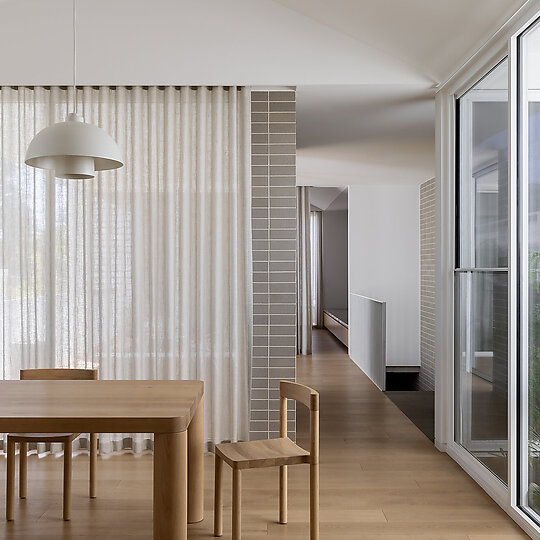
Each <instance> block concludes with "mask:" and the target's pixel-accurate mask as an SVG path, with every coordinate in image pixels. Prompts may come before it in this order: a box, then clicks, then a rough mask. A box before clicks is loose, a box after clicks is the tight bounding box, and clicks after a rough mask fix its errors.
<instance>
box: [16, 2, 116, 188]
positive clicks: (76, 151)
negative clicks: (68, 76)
mask: <svg viewBox="0 0 540 540" xmlns="http://www.w3.org/2000/svg"><path fill="white" fill-rule="evenodd" d="M76 22H77V4H76V0H73V111H74V112H72V113H69V114H68V115H67V119H66V121H65V122H58V123H57V124H54V125H52V126H49V127H47V128H45V129H42V130H41V131H40V132H39V133H38V134H37V135H36V136H35V137H34V138H33V139H32V141H31V142H30V145H29V146H28V150H27V151H26V156H25V158H24V162H25V163H26V164H27V165H30V166H31V167H36V168H37V169H48V170H54V175H55V176H56V177H58V178H80V179H84V178H94V176H95V173H96V171H106V170H109V169H118V168H119V167H122V166H123V165H124V163H123V161H122V157H121V156H120V150H119V149H118V145H117V144H116V142H115V141H114V139H113V138H112V137H111V136H110V135H109V134H108V133H107V132H105V131H103V130H102V129H101V128H98V127H97V126H94V125H92V124H86V123H85V122H83V119H82V118H81V117H80V116H79V115H78V114H77V85H76V75H77V24H76Z"/></svg>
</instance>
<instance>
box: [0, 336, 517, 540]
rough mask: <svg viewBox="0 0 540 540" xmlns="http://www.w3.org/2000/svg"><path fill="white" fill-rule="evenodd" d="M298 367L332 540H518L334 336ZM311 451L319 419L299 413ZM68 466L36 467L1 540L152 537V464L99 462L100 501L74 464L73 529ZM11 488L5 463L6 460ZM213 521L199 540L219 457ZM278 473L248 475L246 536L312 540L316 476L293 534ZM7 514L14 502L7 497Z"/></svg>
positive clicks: (295, 501)
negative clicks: (313, 391)
mask: <svg viewBox="0 0 540 540" xmlns="http://www.w3.org/2000/svg"><path fill="white" fill-rule="evenodd" d="M314 339H315V350H316V353H315V354H313V356H311V357H300V358H299V360H298V380H299V381H300V382H303V383H306V384H309V385H312V386H314V387H315V388H317V389H318V390H319V391H320V392H321V538H324V539H327V540H334V539H341V538H343V539H357V540H377V539H380V540H416V539H420V540H503V539H504V540H516V539H518V538H528V537H527V536H526V535H525V534H524V533H523V532H521V530H520V529H519V528H518V527H517V526H516V525H514V523H513V522H512V520H510V518H508V517H507V516H506V514H505V513H504V512H503V511H502V510H500V509H499V507H498V506H497V505H496V504H495V503H494V502H493V501H492V500H491V499H490V498H489V497H488V496H487V495H486V494H485V493H484V492H483V491H482V490H481V489H480V488H479V487H478V486H477V485H476V484H475V483H474V482H473V481H472V480H471V479H470V478H469V477H468V476H467V475H466V474H465V473H464V472H463V471H462V470H461V469H460V468H459V467H458V466H457V465H456V464H455V462H454V461H452V460H451V459H450V458H449V457H448V456H446V455H444V454H441V453H439V452H438V451H437V450H435V449H434V447H433V445H432V444H431V442H430V441H429V440H428V439H427V438H426V437H425V436H424V435H423V434H422V433H421V432H420V431H419V430H418V429H417V428H416V427H415V426H414V425H413V424H412V423H411V422H410V421H409V420H408V419H407V417H406V416H405V415H404V414H403V413H401V411H399V409H398V408H397V407H396V406H395V405H394V404H393V403H392V402H391V401H390V400H389V399H388V398H386V397H385V396H384V395H383V394H382V393H381V392H379V391H378V390H377V389H376V388H375V387H374V386H373V385H372V384H371V383H370V382H369V381H368V380H367V378H366V377H365V376H364V375H363V374H362V373H361V372H360V371H359V370H358V369H357V368H356V366H354V364H352V362H351V361H350V360H349V359H348V357H347V355H346V354H345V352H344V349H343V348H342V347H341V346H340V345H338V344H337V342H336V340H335V339H334V338H333V337H332V336H330V335H329V334H328V333H327V332H325V331H318V332H316V334H315V338H314ZM298 423H299V442H302V441H305V440H306V428H307V415H299V419H298ZM61 468H62V461H61V460H58V459H54V458H47V459H41V460H38V459H37V458H36V457H31V458H30V459H29V482H30V484H29V485H30V489H29V494H28V499H27V500H26V501H19V502H17V503H16V509H15V519H16V521H14V522H12V523H6V522H4V521H3V520H0V538H1V539H11V538H13V539H21V538H27V539H35V538H39V539H42V540H53V539H61V538H64V539H67V538H73V539H79V540H82V539H88V540H89V539H96V538H109V539H112V538H117V539H127V538H140V539H143V538H146V539H150V538H151V535H152V481H151V479H152V458H151V457H150V456H145V457H140V458H134V457H130V456H123V457H112V458H110V459H105V460H102V459H100V460H99V463H98V469H99V471H98V498H97V499H95V500H89V499H88V498H87V497H86V493H87V474H88V473H87V470H88V458H87V457H84V456H81V457H78V458H75V459H74V480H73V519H72V521H71V522H70V523H64V522H62V520H61V513H62V511H61V486H62V471H61ZM0 470H1V472H0V481H1V482H2V483H3V482H4V478H5V460H4V459H0ZM206 471H207V475H206V517H205V520H204V521H203V522H202V523H199V524H196V525H190V527H189V530H190V538H212V494H213V485H212V484H213V474H212V472H213V456H212V455H208V456H206ZM224 479H225V489H224V506H225V508H224V533H225V534H224V536H223V538H225V539H227V538H230V531H231V528H230V510H231V490H230V488H231V475H230V470H229V469H228V467H225V478H224ZM277 481H278V471H277V470H272V469H269V470H253V471H246V473H245V474H244V491H243V495H244V506H243V512H244V516H243V518H244V527H243V531H244V538H245V539H246V540H252V539H254V540H257V539H262V538H274V539H286V538H290V539H306V540H307V539H308V537H309V535H308V514H309V509H308V468H307V466H296V467H290V482H289V487H290V495H289V503H290V511H289V525H279V524H278V523H277V517H278V501H277V492H278V491H277V488H278V484H277ZM1 493H2V495H1V496H0V505H1V507H2V511H3V508H4V504H5V498H4V490H3V489H2V491H1Z"/></svg>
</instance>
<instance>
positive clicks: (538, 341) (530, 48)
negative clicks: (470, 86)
mask: <svg viewBox="0 0 540 540" xmlns="http://www.w3.org/2000/svg"><path fill="white" fill-rule="evenodd" d="M520 47H521V53H522V54H521V58H522V64H521V66H520V77H521V88H522V93H521V96H520V105H521V118H522V126H523V127H522V132H521V133H520V137H522V139H521V150H522V152H523V154H524V158H523V165H522V166H523V169H522V170H521V179H522V180H523V182H524V184H525V185H524V186H523V193H525V194H526V195H525V198H526V199H528V202H527V211H528V222H527V225H528V267H529V268H528V283H527V282H526V281H527V280H524V281H525V283H522V284H521V286H522V287H526V289H525V294H526V295H527V304H528V308H527V311H528V351H529V353H528V390H529V395H528V404H529V407H528V427H529V429H528V444H527V445H524V446H526V447H527V449H528V452H527V455H528V471H527V475H528V480H527V484H526V485H527V500H525V501H523V502H524V503H525V504H528V505H529V506H530V507H531V509H532V510H534V511H535V512H537V513H540V488H539V486H540V76H539V73H538V60H539V58H540V26H538V24H537V25H536V26H534V27H532V28H531V29H530V30H529V31H528V32H526V33H525V34H524V36H523V37H522V38H521V39H520ZM527 139H528V142H527Z"/></svg>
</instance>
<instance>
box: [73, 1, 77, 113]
mask: <svg viewBox="0 0 540 540" xmlns="http://www.w3.org/2000/svg"><path fill="white" fill-rule="evenodd" d="M76 74H77V0H73V112H74V113H75V114H77V86H76Z"/></svg>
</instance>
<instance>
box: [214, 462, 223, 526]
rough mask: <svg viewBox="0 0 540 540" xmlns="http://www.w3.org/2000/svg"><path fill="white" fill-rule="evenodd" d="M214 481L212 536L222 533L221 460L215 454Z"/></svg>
mask: <svg viewBox="0 0 540 540" xmlns="http://www.w3.org/2000/svg"><path fill="white" fill-rule="evenodd" d="M214 467H215V483H214V536H221V535H222V534H223V495H222V491H223V489H222V481H221V480H222V476H223V460H222V459H221V458H220V457H219V456H218V455H215V458H214Z"/></svg>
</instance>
